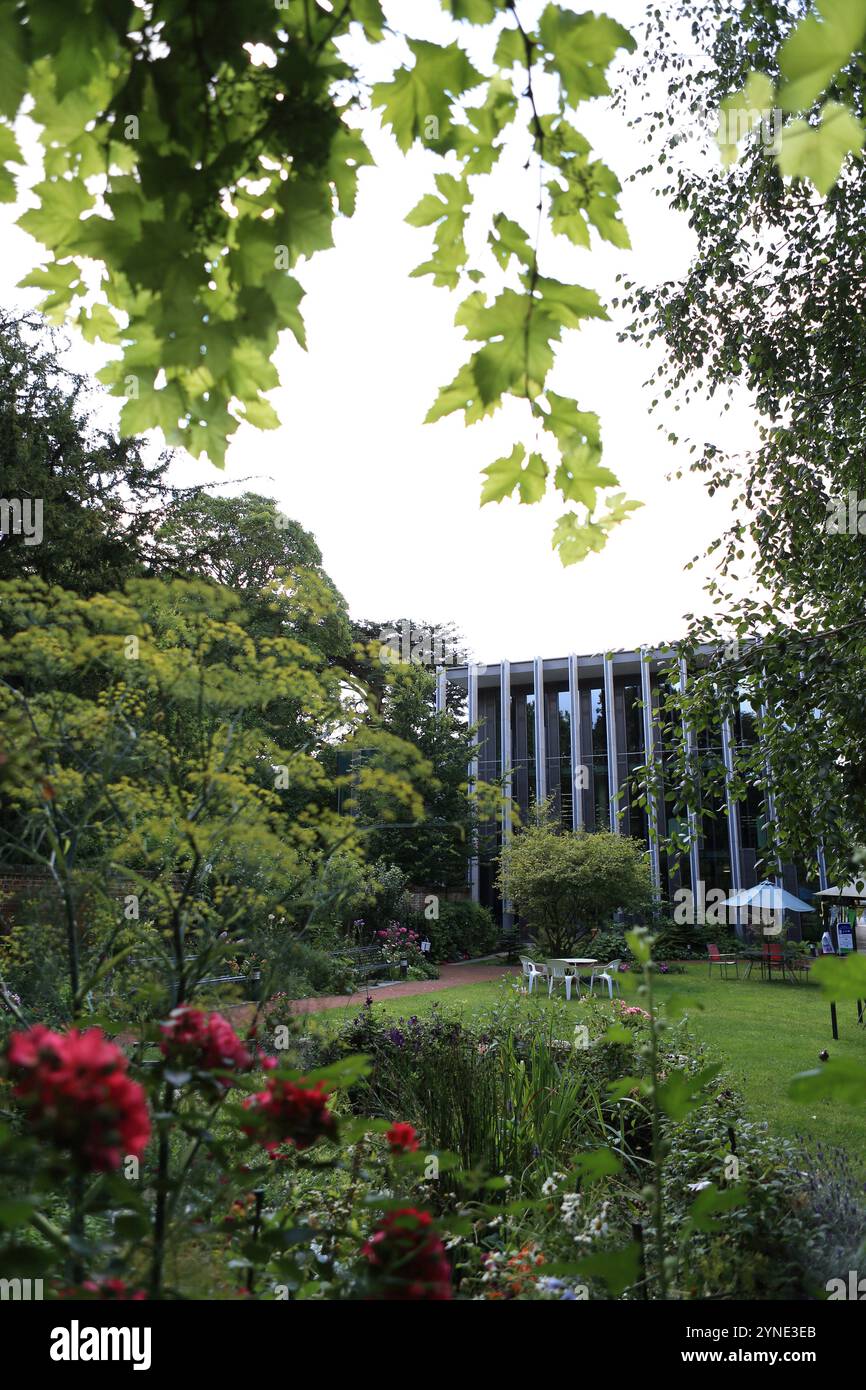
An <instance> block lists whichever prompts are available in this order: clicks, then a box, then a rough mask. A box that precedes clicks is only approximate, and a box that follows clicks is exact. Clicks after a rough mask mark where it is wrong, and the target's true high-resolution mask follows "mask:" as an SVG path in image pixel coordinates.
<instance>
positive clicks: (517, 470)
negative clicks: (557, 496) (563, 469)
mask: <svg viewBox="0 0 866 1390" xmlns="http://www.w3.org/2000/svg"><path fill="white" fill-rule="evenodd" d="M525 456H526V450H525V449H524V447H523V445H522V444H515V446H514V448H513V449H512V451H511V453H510V454H509V455H508V457H507V458H501V459H497V460H496V461H495V463H491V464H490V466H489V467H488V468H485V469H483V470H482V472H483V476H484V477H485V479H486V482H485V483H484V485H483V487H482V489H481V505H482V507H483V506H485V504H486V503H488V502H501V501H502V500H503V498H505V497H510V496H511V494H512V493H513V492H514V489H515V488H517V490H518V495H519V497H520V501H521V502H524V503H529V504H531V503H533V502H538V501H540V499H541V498H542V497H543V496H544V493H545V489H546V487H547V464H546V463H545V461H544V459H543V458H542V457H541V455H540V454H530V455H529V458H528V459H527V460H526V467H525V468H524V467H522V464H523V460H524V458H525Z"/></svg>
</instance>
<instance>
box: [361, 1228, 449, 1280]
mask: <svg viewBox="0 0 866 1390" xmlns="http://www.w3.org/2000/svg"><path fill="white" fill-rule="evenodd" d="M432 1226H433V1218H432V1217H431V1216H430V1213H429V1212H426V1211H417V1210H416V1209H415V1208H414V1207H403V1208H402V1209H400V1210H399V1211H389V1212H388V1214H387V1216H385V1217H383V1218H382V1220H381V1221H380V1222H379V1224H378V1225H377V1226H376V1228H375V1230H374V1231H373V1234H372V1235H371V1236H370V1239H369V1240H368V1241H367V1242H366V1243H365V1245H364V1246H363V1248H362V1250H361V1254H362V1255H363V1256H364V1258H365V1259H366V1260H367V1261H368V1262H369V1264H370V1269H371V1274H372V1276H373V1282H374V1288H375V1292H374V1294H373V1295H372V1296H373V1297H374V1298H381V1299H388V1300H403V1301H405V1300H410V1299H435V1300H438V1301H440V1302H441V1301H443V1300H446V1299H450V1298H451V1266H450V1265H449V1263H448V1260H447V1259H446V1257H445V1247H444V1246H443V1244H442V1242H441V1240H440V1239H439V1237H438V1236H437V1234H436V1232H435V1231H434V1230H433V1229H432Z"/></svg>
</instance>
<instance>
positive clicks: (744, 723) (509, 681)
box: [437, 648, 826, 926]
mask: <svg viewBox="0 0 866 1390" xmlns="http://www.w3.org/2000/svg"><path fill="white" fill-rule="evenodd" d="M701 655H702V654H701V653H700V652H699V653H698V655H697V659H698V660H700V659H701ZM703 655H704V656H708V655H711V649H710V648H707V649H706V650H705V652H704V653H703ZM687 680H688V671H687V669H686V664H685V662H684V661H683V660H682V659H681V658H678V657H677V656H676V654H675V653H673V652H671V651H670V650H664V649H661V650H650V649H644V650H640V651H619V652H612V653H607V654H604V655H590V656H577V655H571V656H565V657H551V658H542V657H536V658H535V659H534V660H532V661H513V662H512V661H501V662H499V663H498V665H495V666H481V665H471V666H456V667H450V668H440V669H439V671H438V679H437V706H438V708H440V709H444V708H445V702H446V698H447V692H448V685H449V683H452V682H453V684H454V685H455V686H457V687H458V688H460V689H461V690H463V691H465V695H466V716H467V720H468V722H469V724H471V725H478V733H477V738H476V756H475V757H474V758H473V761H472V763H471V764H470V767H469V778H470V782H472V781H474V780H476V779H477V780H481V781H495V780H497V779H501V783H502V787H503V791H504V799H503V810H502V815H501V817H500V818H499V821H498V823H496V824H493V823H491V824H489V825H487V826H484V827H482V831H481V834H480V837H479V843H478V845H477V846H476V848H477V854H476V855H475V856H474V857H473V859H472V860H471V864H470V890H471V895H472V897H473V899H474V900H476V901H478V902H482V903H485V904H487V905H489V906H490V907H492V908H493V909H494V910H495V911H496V913H497V915H498V916H500V917H501V919H502V920H503V922H504V924H505V925H506V926H507V925H509V924H510V921H511V917H512V915H511V905H510V904H509V903H507V902H506V903H502V902H500V901H499V897H498V894H497V890H496V886H495V876H496V862H495V861H496V857H497V855H498V853H499V850H500V848H501V845H502V843H503V840H504V839H505V840H507V839H508V837H509V836H510V835H511V833H512V827H513V822H514V809H515V807H519V809H520V815H521V819H522V820H523V821H524V822H525V820H526V818H527V816H528V815H529V813H530V810H531V807H532V806H533V804H535V803H539V802H542V801H545V800H546V799H548V798H550V799H551V804H552V808H553V811H554V814H555V815H556V816H558V817H559V819H560V820H561V822H562V824H563V826H565V827H568V828H569V829H575V830H578V829H586V830H588V831H592V830H612V831H613V832H614V833H616V834H622V835H631V836H634V837H636V838H638V839H640V840H643V841H644V843H645V844H646V846H647V849H648V852H649V855H650V864H651V869H652V875H653V881H654V883H655V886H656V888H657V891H658V893H659V895H660V896H661V897H662V898H666V899H668V900H669V901H673V900H674V895H675V893H676V891H677V889H681V888H689V889H690V890H691V891H692V893H693V894H695V895H696V897H697V896H698V895H699V894H704V895H708V894H710V892H711V890H713V889H722V890H724V892H725V893H726V894H727V893H729V892H732V891H736V890H738V889H741V888H749V887H752V886H753V885H754V884H755V883H757V882H759V881H761V880H762V879H765V878H774V879H776V881H777V882H778V883H780V884H781V885H782V886H784V887H785V888H787V889H788V890H789V891H790V892H792V893H794V894H796V895H797V896H801V897H805V898H806V899H807V900H808V899H809V898H810V897H811V893H812V891H814V888H816V887H818V886H820V887H822V888H823V887H826V882H824V881H823V874H822V881H821V883H820V884H814V885H811V886H810V884H809V883H808V882H807V881H805V879H804V875H803V874H801V873H799V872H798V870H797V868H796V866H794V865H791V864H784V865H775V864H773V863H772V862H770V860H769V856H767V857H766V858H765V851H766V847H767V840H768V835H767V831H768V826H769V825H770V823H771V822H772V819H773V816H774V806H773V797H772V787H771V782H770V778H769V774H768V777H767V778H766V779H765V782H764V785H763V786H760V787H759V786H754V787H750V788H749V792H748V796H747V797H746V799H745V800H742V799H741V800H739V801H737V800H735V799H734V798H733V797H731V796H730V795H729V794H728V789H727V786H726V788H725V794H724V797H723V801H722V804H721V805H718V806H704V807H702V808H701V811H700V813H698V812H697V811H691V812H689V813H688V816H687V818H686V819H685V820H681V819H677V818H676V816H675V813H674V806H673V801H674V799H673V797H672V796H670V795H669V794H668V789H667V788H665V791H664V792H661V793H660V792H659V791H658V788H656V791H655V794H653V795H650V796H646V795H644V796H643V800H644V802H645V804H643V805H642V804H640V798H641V796H642V793H645V792H646V787H645V785H641V784H640V778H639V774H638V769H639V768H640V767H641V766H642V765H643V764H645V763H648V762H649V761H651V760H652V759H654V760H655V761H656V763H657V764H660V765H661V766H662V768H663V767H664V765H665V757H664V753H665V721H666V719H667V720H669V718H670V716H669V714H667V713H666V712H665V711H664V709H663V703H664V691H665V687H666V685H667V684H669V683H671V682H673V683H679V682H683V681H687ZM756 737H757V730H756V712H755V710H754V709H753V708H752V706H751V705H750V704H749V703H748V701H747V700H743V701H742V702H741V704H740V707H739V709H737V710H734V711H732V712H728V713H726V714H722V713H721V712H720V716H719V719H718V723H717V725H716V728H715V729H714V730H713V732H712V733H710V734H705V735H703V736H702V739H701V740H700V741H695V740H692V742H693V745H694V752H695V758H696V760H697V761H698V764H699V763H700V759H701V758H702V757H712V758H713V759H714V760H716V761H717V762H719V763H720V765H723V766H724V768H725V769H726V774H727V775H726V779H725V780H726V783H727V780H728V777H729V776H730V773H731V772H732V769H733V767H734V758H735V754H736V749H737V747H738V745H744V744H754V741H755V739H756ZM674 830H676V831H678V832H679V839H680V841H681V842H682V843H684V844H686V845H687V846H688V848H687V850H686V851H684V852H683V853H682V854H678V855H676V856H673V855H669V854H667V853H666V852H665V850H664V848H663V842H664V841H665V839H666V838H667V837H668V835H669V834H670V833H671V832H672V831H674Z"/></svg>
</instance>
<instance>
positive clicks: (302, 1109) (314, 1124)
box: [244, 1076, 337, 1157]
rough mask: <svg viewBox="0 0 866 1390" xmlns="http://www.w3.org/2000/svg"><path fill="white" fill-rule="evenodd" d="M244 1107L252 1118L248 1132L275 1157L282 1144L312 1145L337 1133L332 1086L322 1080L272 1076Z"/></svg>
mask: <svg viewBox="0 0 866 1390" xmlns="http://www.w3.org/2000/svg"><path fill="white" fill-rule="evenodd" d="M244 1108H245V1109H246V1110H249V1112H250V1120H251V1123H250V1124H249V1125H245V1126H244V1133H245V1134H250V1135H252V1136H253V1138H254V1139H257V1140H258V1141H259V1143H260V1144H262V1145H263V1147H264V1148H266V1149H267V1150H268V1153H269V1154H271V1156H272V1157H273V1155H274V1152H275V1150H276V1149H278V1148H279V1147H280V1145H281V1144H291V1145H292V1146H293V1147H294V1148H296V1149H309V1148H310V1147H311V1146H312V1145H313V1144H315V1143H316V1140H317V1139H334V1138H335V1137H336V1133H337V1121H336V1119H335V1118H334V1116H333V1115H332V1114H331V1112H330V1110H329V1109H328V1090H327V1088H326V1086H325V1084H324V1082H322V1081H317V1082H316V1083H315V1085H314V1086H309V1085H305V1083H304V1082H303V1081H282V1080H281V1079H280V1078H279V1077H278V1076H271V1077H269V1078H268V1082H267V1086H266V1088H265V1090H264V1091H258V1092H257V1093H256V1094H255V1095H254V1096H248V1097H247V1099H246V1100H245V1101H244Z"/></svg>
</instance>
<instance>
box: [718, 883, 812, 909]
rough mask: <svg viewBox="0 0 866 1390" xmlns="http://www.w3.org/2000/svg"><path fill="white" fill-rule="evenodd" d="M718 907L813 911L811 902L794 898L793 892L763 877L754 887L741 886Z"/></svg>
mask: <svg viewBox="0 0 866 1390" xmlns="http://www.w3.org/2000/svg"><path fill="white" fill-rule="evenodd" d="M719 907H754V908H758V909H761V910H762V911H764V912H786V911H787V912H814V911H815V909H814V907H813V906H812V904H811V903H804V902H803V899H802V898H795V897H794V894H793V893H789V892H788V890H787V889H786V888H779V887H777V885H776V884H775V883H773V882H772V880H770V879H768V878H765V879H764V881H763V883H757V884H756V885H755V887H754V888H741V889H740V891H739V892H738V893H732V894H731V896H730V897H729V898H725V901H724V902H723V903H719Z"/></svg>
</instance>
